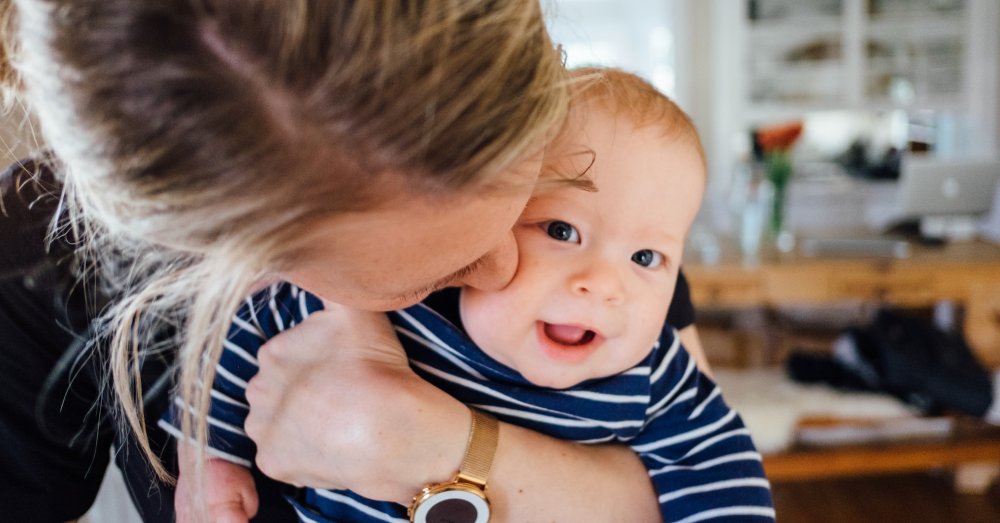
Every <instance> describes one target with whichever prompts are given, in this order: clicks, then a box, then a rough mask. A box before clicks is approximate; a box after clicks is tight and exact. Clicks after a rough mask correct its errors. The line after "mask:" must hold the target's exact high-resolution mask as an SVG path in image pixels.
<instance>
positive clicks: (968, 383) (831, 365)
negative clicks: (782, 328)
mask: <svg viewBox="0 0 1000 523" xmlns="http://www.w3.org/2000/svg"><path fill="white" fill-rule="evenodd" d="M788 373H789V376H790V377H791V378H792V379H795V380H797V381H803V382H811V383H827V384H829V385H831V386H835V387H838V388H842V389H851V390H872V391H882V392H885V393H888V394H891V395H893V396H896V397H897V398H899V399H900V400H902V401H904V402H906V403H908V404H910V405H912V406H914V407H916V408H917V409H919V410H920V411H922V412H924V413H926V414H936V413H940V412H943V411H957V412H962V413H965V414H969V415H971V416H976V417H982V416H984V415H985V414H986V412H987V411H988V410H989V408H990V405H991V403H992V401H993V383H992V380H991V378H990V375H989V373H988V372H987V370H986V369H985V368H984V367H983V366H982V364H980V363H979V362H978V361H977V360H976V358H975V356H974V355H973V353H972V350H971V349H970V348H969V345H968V344H967V343H966V342H965V340H964V339H963V337H962V336H961V334H959V333H954V332H945V331H942V330H940V329H938V328H936V327H935V326H934V325H933V324H932V323H931V322H929V321H927V320H924V319H922V318H916V317H912V316H907V315H905V314H903V313H901V312H899V311H894V310H891V309H882V310H880V311H879V312H878V313H877V315H876V317H875V320H874V321H873V322H872V323H871V324H870V325H866V326H864V327H857V328H852V329H849V330H848V331H847V332H846V333H845V334H844V335H843V336H841V337H840V338H839V339H838V340H837V342H836V343H835V344H834V350H833V354H832V355H830V356H808V355H804V354H801V353H799V354H793V355H792V356H791V357H790V358H789V359H788Z"/></svg>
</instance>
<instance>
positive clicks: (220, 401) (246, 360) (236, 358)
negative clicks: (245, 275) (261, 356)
mask: <svg viewBox="0 0 1000 523" xmlns="http://www.w3.org/2000/svg"><path fill="white" fill-rule="evenodd" d="M321 308H322V303H321V302H320V301H319V300H318V299H317V298H316V297H314V296H312V295H310V294H308V293H306V292H303V291H301V290H299V289H298V288H297V287H295V286H294V285H291V284H287V283H281V284H276V285H273V286H271V287H270V288H268V289H265V290H263V291H260V292H258V293H257V294H254V295H253V296H251V297H249V298H247V299H246V300H245V301H244V302H243V304H242V305H241V306H240V308H239V309H238V310H237V312H236V314H235V315H234V316H233V322H232V324H231V325H230V327H229V332H228V334H227V336H226V339H225V341H224V342H223V347H222V354H221V356H220V358H219V361H218V363H217V364H216V367H215V380H214V381H213V383H212V391H211V404H210V407H209V416H208V439H209V444H208V446H209V449H208V452H209V453H210V454H212V455H214V456H217V457H220V458H222V459H225V460H227V461H231V462H233V463H236V464H238V465H243V466H246V467H249V466H250V465H251V464H252V462H253V460H254V457H255V456H256V453H257V448H256V446H255V445H254V443H253V441H252V440H251V439H250V438H249V437H248V436H247V435H246V432H245V431H244V430H243V424H244V422H245V421H246V417H247V414H248V413H249V412H250V407H249V405H248V404H247V400H246V386H247V382H249V381H250V379H251V378H253V377H254V375H256V374H257V369H258V367H257V351H258V350H260V347H261V346H262V345H263V344H264V343H265V342H267V340H269V339H271V338H272V337H274V336H276V335H277V334H278V333H280V332H282V331H284V330H286V329H289V328H291V327H293V326H294V325H296V324H297V323H298V322H301V321H302V319H303V318H305V317H306V316H308V315H309V314H311V313H313V312H315V311H317V310H319V309H321ZM182 408H184V404H183V402H182V401H181V399H180V398H174V405H173V409H172V411H171V412H169V413H168V414H167V415H166V416H165V417H164V419H162V420H160V426H161V427H163V428H164V429H165V430H166V431H168V432H169V433H171V434H172V435H174V436H175V437H180V435H181V432H180V418H179V415H178V411H179V409H182Z"/></svg>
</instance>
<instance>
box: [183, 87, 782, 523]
mask: <svg viewBox="0 0 1000 523" xmlns="http://www.w3.org/2000/svg"><path fill="white" fill-rule="evenodd" d="M577 76H578V77H581V78H589V80H587V81H585V82H583V83H582V84H581V86H580V87H579V92H578V93H577V95H576V96H575V98H574V102H573V105H572V108H571V112H570V116H569V118H568V121H567V123H566V125H565V127H564V130H563V131H562V133H560V136H559V137H558V138H557V139H556V140H555V141H554V143H553V144H552V146H551V147H550V148H549V150H550V152H548V153H547V154H546V156H547V159H546V169H548V170H550V171H555V172H556V173H560V174H562V175H563V178H565V177H566V176H565V175H567V174H569V175H574V174H580V173H582V175H581V176H583V177H584V178H585V179H587V180H589V181H590V182H592V184H593V187H586V186H584V185H582V184H578V185H569V184H562V185H560V184H555V183H554V184H552V185H551V186H550V187H546V188H542V189H540V190H539V191H536V194H535V196H534V197H533V198H532V199H531V200H530V201H529V203H528V205H527V207H526V209H525V210H524V213H523V214H522V215H521V217H520V219H519V220H518V223H517V224H516V226H515V230H514V233H515V235H516V238H517V244H518V250H519V255H520V258H519V266H518V271H517V274H516V275H515V276H514V279H513V281H511V283H510V285H508V286H507V287H506V288H504V289H503V290H500V291H495V292H483V291H476V290H471V289H464V290H461V291H459V290H456V289H452V290H448V291H444V292H442V293H439V294H437V295H435V296H432V297H431V298H430V299H429V300H428V301H427V302H425V303H424V304H420V305H417V306H414V307H411V308H409V309H406V310H403V311H398V312H394V313H391V314H390V316H391V318H392V321H393V323H394V325H395V326H396V330H397V332H398V334H399V337H400V339H401V341H402V342H403V346H404V348H405V349H406V352H407V356H408V358H409V360H410V365H411V367H412V368H413V369H414V370H415V371H416V372H417V373H418V374H419V375H420V376H421V377H423V378H424V379H426V380H428V381H429V382H431V383H433V384H434V385H436V386H437V387H439V388H441V389H442V390H444V391H446V392H448V393H449V394H451V395H452V396H454V397H456V398H457V399H459V400H460V401H462V402H464V403H466V404H467V405H469V406H470V407H473V408H475V409H478V410H479V411H483V412H487V413H489V414H491V415H493V416H495V417H497V418H499V419H500V420H502V421H505V422H509V423H513V424H517V425H521V426H525V427H528V428H531V429H533V430H536V431H539V432H543V433H546V434H549V435H551V436H554V437H557V438H562V439H570V440H574V441H577V442H580V443H586V444H597V443H604V442H616V443H626V444H628V445H630V446H631V447H632V449H633V450H634V451H635V452H636V453H637V454H638V455H639V456H640V458H641V459H642V461H643V463H644V464H645V465H646V468H647V469H648V471H649V475H650V478H651V480H652V483H653V485H654V487H655V489H656V491H657V495H658V500H659V503H660V507H661V513H662V516H663V519H664V520H665V521H703V520H708V519H725V520H730V521H744V522H746V521H773V519H774V510H773V509H772V507H771V498H770V491H769V486H768V482H767V480H766V479H765V477H764V471H763V468H762V466H761V459H760V455H759V454H758V453H757V452H756V450H755V449H754V447H753V443H752V442H751V440H750V435H749V433H748V432H747V430H746V428H745V427H744V425H743V423H742V421H741V420H740V418H739V416H738V415H737V414H736V413H735V412H734V411H732V410H731V409H730V408H729V407H728V406H727V405H726V404H725V402H724V401H723V400H722V398H721V396H720V394H719V390H718V388H716V386H715V385H714V384H713V383H712V382H711V380H710V379H708V378H707V377H706V376H704V375H703V374H701V373H700V372H699V371H698V368H697V366H696V365H695V363H694V361H693V360H692V359H691V358H690V357H689V356H688V355H687V353H686V352H685V351H684V349H683V348H682V347H680V345H679V341H678V338H677V333H676V331H675V330H674V329H673V328H671V327H670V326H669V325H666V324H665V322H664V319H665V318H666V315H667V310H668V308H669V305H670V300H671V297H672V295H673V291H674V285H675V283H676V280H677V273H678V269H679V267H680V264H681V256H682V253H683V248H684V241H685V237H686V234H687V231H688V229H689V227H690V226H691V223H692V222H693V220H694V217H695V214H696V213H697V211H698V208H699V205H700V201H701V198H702V194H703V192H704V189H705V178H706V173H705V159H704V153H703V151H702V148H701V144H700V141H699V139H698V135H697V132H696V130H695V128H694V126H693V125H692V124H691V122H690V120H689V119H688V117H687V116H686V115H685V114H684V113H683V112H682V111H681V110H680V109H679V108H678V107H677V106H676V105H675V104H674V103H673V102H671V101H670V100H669V99H667V98H666V97H665V96H663V95H662V94H660V93H659V92H657V91H656V90H655V89H654V88H653V87H652V86H650V85H649V84H647V83H646V82H644V81H643V80H641V79H639V78H638V77H636V76H634V75H630V74H627V73H623V72H620V71H616V70H604V69H600V70H598V69H588V70H583V71H578V72H577ZM321 308H322V303H321V301H320V300H319V299H318V298H316V297H315V296H312V295H310V294H308V293H306V292H305V291H302V290H300V289H298V288H296V287H294V286H292V285H290V284H280V285H276V286H274V287H272V288H271V289H270V290H268V291H265V292H263V293H261V294H259V295H258V296H256V297H254V299H253V300H251V302H250V303H249V304H248V305H247V306H245V307H243V308H242V309H241V311H240V312H239V313H238V318H237V320H236V322H235V323H234V326H233V328H232V329H231V335H230V338H229V340H228V341H227V344H226V350H225V352H224V354H223V356H222V359H221V361H220V372H219V375H218V377H217V378H216V382H215V385H214V389H215V390H214V391H213V402H214V403H213V406H212V415H213V417H215V421H216V422H215V423H213V424H212V426H211V427H210V432H211V440H212V449H210V451H209V452H210V453H211V454H212V455H213V457H212V458H210V460H209V462H208V463H206V468H207V481H208V483H209V484H208V490H207V494H206V495H207V497H208V503H209V505H210V507H211V509H212V514H213V517H219V518H222V517H227V518H232V519H231V520H233V521H236V520H242V521H246V519H247V518H248V517H250V516H252V515H253V512H254V511H255V510H256V508H255V507H256V503H257V500H256V497H255V490H254V483H253V478H252V477H251V475H250V472H249V470H248V469H247V467H249V466H250V465H251V463H252V461H253V458H254V454H253V444H252V442H250V441H249V440H248V439H247V437H246V436H245V434H243V433H242V431H241V430H240V426H241V423H242V420H243V418H245V416H246V400H245V397H244V391H243V387H244V386H245V382H246V380H248V379H250V378H251V377H252V376H253V375H254V374H255V373H256V369H257V367H256V362H255V361H254V357H253V356H254V355H255V354H256V350H257V348H258V347H259V346H260V345H261V344H262V343H263V341H264V339H266V338H268V337H270V336H273V335H275V334H276V333H277V332H278V331H280V330H281V329H282V327H281V326H283V325H291V324H294V323H296V322H299V321H301V320H302V319H303V318H304V317H305V316H306V315H308V314H310V313H312V312H315V311H316V310H319V309H321ZM164 425H165V428H167V429H168V430H171V431H173V432H175V433H176V429H174V428H173V427H171V426H170V425H168V424H164ZM182 472H183V471H182ZM442 479H445V478H442ZM184 481H185V479H184V475H183V473H182V475H181V476H180V478H179V479H178V482H179V485H182V484H183V482H184ZM288 499H289V502H290V503H292V505H293V506H294V507H295V509H296V511H297V512H298V515H299V518H300V519H301V520H303V521H351V522H367V521H373V522H374V521H407V520H408V519H407V508H406V507H404V506H402V505H398V504H395V503H391V502H385V501H375V500H370V499H366V498H363V497H361V496H359V495H357V494H355V493H353V492H349V491H330V490H321V489H308V488H307V489H300V490H298V491H297V492H296V493H295V494H294V495H290V496H289V497H288ZM222 514H225V516H223V515H222ZM229 520H230V519H227V521H229Z"/></svg>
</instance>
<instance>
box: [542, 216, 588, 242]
mask: <svg viewBox="0 0 1000 523" xmlns="http://www.w3.org/2000/svg"><path fill="white" fill-rule="evenodd" d="M545 232H546V233H548V235H549V236H550V237H552V238H553V239H555V240H559V241H561V242H573V243H580V233H579V232H577V230H576V227H573V226H572V225H570V224H568V223H566V222H561V221H559V220H554V221H551V222H549V223H548V224H546V225H545Z"/></svg>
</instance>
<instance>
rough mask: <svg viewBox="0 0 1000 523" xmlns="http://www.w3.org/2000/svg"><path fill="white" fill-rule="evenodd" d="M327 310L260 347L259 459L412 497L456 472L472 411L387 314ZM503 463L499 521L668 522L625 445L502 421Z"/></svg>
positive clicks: (253, 398) (335, 483)
mask: <svg viewBox="0 0 1000 523" xmlns="http://www.w3.org/2000/svg"><path fill="white" fill-rule="evenodd" d="M327 307H328V308H327V310H325V311H322V312H318V313H316V314H313V315H312V316H310V317H309V318H307V319H306V320H305V321H304V322H302V323H301V324H300V325H298V326H297V327H296V328H294V329H291V330H288V331H286V332H285V333H283V334H281V335H279V336H277V337H275V338H273V339H272V340H271V341H269V342H268V343H267V344H265V345H264V347H263V348H262V349H261V351H260V352H259V353H258V359H259V361H260V371H259V373H258V374H257V375H256V376H255V377H254V378H253V380H251V382H250V385H249V386H248V388H247V399H248V400H249V402H250V405H251V410H250V415H249V416H248V417H247V420H246V430H247V433H248V434H249V435H250V436H251V437H252V438H253V439H254V441H255V442H256V443H257V446H258V451H257V452H258V453H257V464H258V466H259V467H260V468H261V470H263V471H264V472H265V473H266V474H268V475H269V476H272V477H274V478H276V479H279V480H282V481H285V482H288V483H292V484H298V485H310V486H313V487H319V488H346V487H349V488H351V489H352V490H354V491H355V492H358V493H359V494H361V495H363V496H366V497H370V498H373V499H386V500H393V501H396V502H399V503H403V504H409V502H410V499H411V498H412V496H413V495H414V494H416V493H417V491H419V490H420V488H421V487H422V486H423V485H425V484H428V483H438V482H442V481H446V480H448V479H449V478H451V476H452V475H453V474H454V473H455V471H456V470H457V469H458V466H459V464H460V463H461V459H462V454H463V452H464V450H465V443H466V439H467V437H468V431H469V411H468V408H467V407H465V406H464V405H463V404H461V403H460V402H458V401H457V400H455V399H453V398H452V397H451V396H448V395H447V394H445V393H444V392H441V391H440V390H438V389H437V388H435V387H433V386H432V385H430V384H429V383H427V382H425V381H423V380H421V379H420V378H419V377H417V376H416V374H414V373H413V372H412V371H411V370H410V369H409V366H408V364H407V361H406V357H405V355H404V353H403V351H402V349H401V348H400V346H399V343H398V341H397V340H396V337H395V335H394V333H393V331H392V329H391V327H390V325H389V323H388V320H386V318H385V316H384V315H382V314H374V313H363V312H358V311H353V310H348V309H345V308H342V307H338V306H336V305H332V304H327ZM494 463H495V464H494V469H493V472H492V473H491V476H490V482H489V491H488V492H489V495H490V499H491V502H492V504H493V506H494V508H495V518H496V521H497V522H500V523H503V522H518V523H521V522H530V521H572V522H578V521H637V522H641V521H659V520H660V516H659V510H658V505H657V501H656V496H655V495H654V492H653V488H652V484H651V482H650V479H649V477H648V475H647V473H646V469H645V468H644V466H643V464H642V462H641V461H640V459H639V458H638V457H637V456H636V455H635V454H634V453H633V452H632V451H631V450H630V449H628V448H627V447H620V446H582V445H577V444H574V443H570V442H566V441H562V440H556V439H553V438H550V437H548V436H543V435H540V434H537V433H534V432H531V431H529V430H527V429H523V428H520V427H516V426H513V425H509V424H501V429H500V443H499V446H498V449H497V455H496V459H495V461H494ZM609 478H612V479H609Z"/></svg>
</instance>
